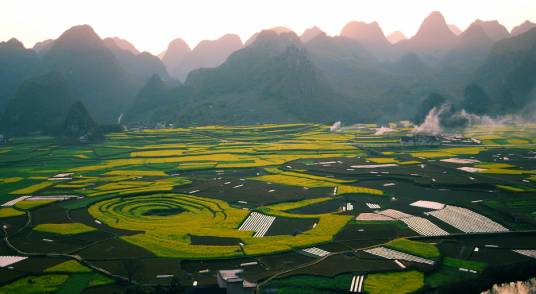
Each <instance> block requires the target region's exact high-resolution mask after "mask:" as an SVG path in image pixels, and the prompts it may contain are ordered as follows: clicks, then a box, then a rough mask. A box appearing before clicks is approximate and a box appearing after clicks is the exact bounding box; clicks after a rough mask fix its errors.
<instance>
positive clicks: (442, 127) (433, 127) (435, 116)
mask: <svg viewBox="0 0 536 294" xmlns="http://www.w3.org/2000/svg"><path fill="white" fill-rule="evenodd" d="M530 121H533V119H531V117H530V116H529V117H523V116H521V115H517V114H515V115H513V114H509V115H502V116H497V117H491V116H489V115H476V114H474V113H468V112H466V111H465V109H462V110H460V111H453V108H452V106H451V105H449V104H443V105H441V106H440V107H438V108H437V107H434V108H432V110H430V112H428V114H427V115H426V118H425V119H424V122H423V123H422V124H420V125H419V126H417V127H415V128H414V130H413V133H416V134H429V135H443V134H445V135H452V134H457V133H460V132H463V130H464V129H466V128H470V127H471V126H474V125H486V127H487V128H488V129H489V130H490V131H493V130H494V129H495V128H501V127H503V126H505V125H522V124H525V123H527V122H530Z"/></svg>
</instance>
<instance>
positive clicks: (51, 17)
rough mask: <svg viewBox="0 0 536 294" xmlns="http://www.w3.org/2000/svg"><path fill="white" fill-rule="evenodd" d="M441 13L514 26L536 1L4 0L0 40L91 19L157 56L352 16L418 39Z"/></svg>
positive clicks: (532, 16)
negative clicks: (179, 43)
mask: <svg viewBox="0 0 536 294" xmlns="http://www.w3.org/2000/svg"><path fill="white" fill-rule="evenodd" d="M434 10H438V11H441V12H442V13H443V15H444V16H445V18H446V20H447V22H448V23H449V24H456V25H457V26H458V27H460V28H461V29H462V30H463V29H465V28H466V27H467V26H468V25H469V24H470V23H471V22H472V21H474V20H475V19H477V18H480V19H482V20H492V19H497V20H499V22H501V23H502V24H503V25H504V26H506V27H507V29H509V30H510V29H511V28H512V27H514V26H516V25H518V24H520V23H522V22H523V21H525V20H527V19H529V20H531V21H533V22H536V0H508V1H506V0H189V1H184V0H175V1H173V0H151V1H149V0H92V1H87V0H48V1H43V0H1V1H0V11H2V17H0V40H1V41H4V40H8V39H10V38H11V37H16V38H17V39H19V40H21V41H22V42H23V43H24V44H25V45H26V46H27V47H32V46H33V45H34V43H35V42H38V41H42V40H44V39H50V38H57V37H58V36H59V35H60V34H61V33H62V32H63V31H65V30H66V29H68V28H69V27H71V26H74V25H78V24H89V25H91V26H92V27H93V28H94V29H95V31H96V32H97V33H98V34H99V35H100V36H101V37H111V36H118V37H121V38H125V39H127V40H129V41H130V42H132V43H133V44H134V45H135V46H136V47H137V48H138V49H139V50H140V51H144V50H145V51H149V52H151V53H153V54H158V53H160V52H161V51H163V50H165V48H166V47H167V44H168V43H169V42H170V41H171V40H172V39H175V38H177V37H180V38H182V39H184V40H185V41H186V42H187V43H188V44H189V45H190V46H191V47H194V46H195V45H196V44H197V43H198V42H199V41H201V40H203V39H217V38H219V37H221V36H222V35H224V34H226V33H235V34H238V35H239V36H240V37H241V38H242V41H244V42H245V41H246V40H247V39H248V38H249V37H250V36H251V35H252V34H253V33H255V32H257V31H259V30H261V29H264V28H270V27H274V26H285V27H288V28H290V29H292V30H294V31H296V32H297V33H298V34H301V33H302V32H303V31H304V30H305V29H306V28H308V27H312V26H314V25H316V26H318V27H320V28H321V29H322V30H324V31H325V32H327V33H328V34H329V35H337V34H339V32H340V30H341V29H342V27H343V26H344V25H345V24H346V23H347V22H349V21H352V20H359V21H366V22H371V21H377V22H378V23H379V24H380V26H381V27H382V28H383V30H384V33H385V34H386V35H387V34H389V33H391V32H393V31H396V30H400V31H402V32H403V33H404V34H405V35H406V36H408V37H411V36H412V35H413V34H414V33H415V32H416V31H417V29H418V28H419V25H420V23H421V22H422V20H423V19H424V17H426V16H427V15H428V14H429V13H430V12H432V11H434Z"/></svg>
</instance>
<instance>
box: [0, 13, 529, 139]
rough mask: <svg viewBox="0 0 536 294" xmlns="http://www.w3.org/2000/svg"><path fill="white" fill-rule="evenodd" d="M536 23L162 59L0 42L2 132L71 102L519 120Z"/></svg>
mask: <svg viewBox="0 0 536 294" xmlns="http://www.w3.org/2000/svg"><path fill="white" fill-rule="evenodd" d="M535 28H536V24H534V23H531V22H530V21H526V22H524V23H522V24H520V25H519V26H517V27H515V28H513V29H512V31H511V32H508V30H507V29H506V28H505V27H504V26H502V25H501V24H500V23H498V22H497V21H482V20H475V21H474V22H473V23H472V24H471V25H470V26H469V27H468V28H467V29H466V30H465V31H463V32H462V31H459V29H457V27H455V26H454V25H449V24H447V22H446V21H445V19H444V17H443V15H441V13H439V12H433V13H431V14H430V15H429V16H428V17H427V18H426V19H425V20H424V21H423V22H422V24H421V26H420V28H419V30H418V32H417V33H416V34H415V35H414V36H411V37H409V38H408V37H406V36H404V35H403V34H401V33H400V32H395V33H393V34H390V35H388V36H386V35H385V34H384V32H383V31H382V28H381V26H380V25H379V24H378V23H376V22H372V23H365V22H360V21H353V22H350V23H348V24H347V25H345V26H344V27H343V28H342V29H341V33H340V35H338V36H328V35H326V34H325V33H324V32H323V31H322V30H321V28H317V27H313V28H311V29H308V30H306V31H305V32H304V33H303V34H302V35H301V36H298V35H297V34H296V33H294V32H292V31H291V30H289V29H286V28H283V27H277V28H273V29H268V30H264V31H261V32H258V33H256V34H255V35H253V36H252V37H251V38H250V39H249V40H247V41H246V42H245V43H243V42H242V40H240V38H239V37H238V36H237V35H233V34H227V35H225V36H222V37H221V38H219V39H217V40H206V41H202V42H200V43H199V44H198V45H197V46H196V47H195V48H190V47H189V46H188V45H187V44H186V43H185V42H184V41H183V40H181V39H175V40H173V41H172V42H170V44H169V46H168V49H167V50H166V51H165V52H163V53H162V54H160V55H159V57H157V56H154V55H152V54H150V53H147V52H141V53H140V52H139V51H138V50H137V49H136V48H135V46H134V45H133V44H131V43H129V42H128V41H127V40H123V39H120V38H117V37H114V38H105V39H102V38H101V37H100V36H99V35H97V33H95V32H94V31H93V29H92V28H91V27H90V26H88V25H81V26H76V27H73V28H70V29H68V30H67V31H65V32H64V33H63V34H62V35H61V36H59V37H58V38H57V39H55V40H45V41H43V42H40V43H38V44H36V45H35V46H34V48H32V49H28V48H25V47H24V46H23V44H22V43H20V42H19V41H17V40H16V39H11V40H9V41H6V42H1V43H0V113H1V114H2V115H1V124H0V126H1V129H2V130H1V131H3V132H7V133H12V134H23V133H30V132H35V131H45V132H46V131H47V130H49V129H51V128H54V125H55V124H56V125H59V124H60V123H59V122H60V121H63V120H61V119H60V118H61V117H65V116H67V110H68V109H70V108H71V106H72V105H73V104H74V103H76V102H77V101H79V102H81V104H82V105H83V106H77V107H79V108H80V107H85V108H87V111H88V113H89V115H91V117H93V119H94V120H95V121H96V122H98V123H103V124H111V123H116V122H117V120H118V118H119V117H120V116H121V123H126V124H128V125H132V126H136V125H142V126H148V127H153V126H155V125H156V124H162V123H163V124H170V123H173V124H177V125H187V124H246V123H265V122H322V123H331V122H333V121H337V120H342V121H345V122H349V123H351V122H364V121H367V122H371V121H378V122H382V121H388V120H398V119H410V120H414V121H417V122H418V121H419V120H422V119H423V118H424V116H425V115H426V113H428V112H429V111H430V109H432V108H433V107H437V106H440V104H443V103H446V102H447V103H449V104H451V105H452V107H455V108H458V109H465V110H466V111H471V112H472V113H477V114H487V115H492V116H493V115H502V114H508V113H518V112H519V111H521V110H523V109H526V108H528V107H530V106H531V105H532V104H533V103H535V102H536V90H535V89H536V29H535ZM438 97H439V98H438ZM81 111H82V110H81ZM82 112H83V111H82ZM423 113H424V114H423ZM122 114H123V115H122Z"/></svg>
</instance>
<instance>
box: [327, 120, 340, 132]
mask: <svg viewBox="0 0 536 294" xmlns="http://www.w3.org/2000/svg"><path fill="white" fill-rule="evenodd" d="M340 128H341V121H338V122H335V123H334V124H333V125H331V127H329V131H330V132H336V131H338V130H339V129H340Z"/></svg>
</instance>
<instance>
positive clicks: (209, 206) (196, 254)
mask: <svg viewBox="0 0 536 294" xmlns="http://www.w3.org/2000/svg"><path fill="white" fill-rule="evenodd" d="M308 204H310V203H309V202H308V201H303V202H297V203H292V204H285V203H282V204H277V205H274V206H266V207H264V208H260V209H261V210H264V213H266V214H267V215H273V216H274V217H280V218H281V219H287V220H288V219H292V218H298V219H310V218H316V219H318V225H317V226H316V227H314V228H313V229H310V230H308V231H304V232H302V233H300V234H297V235H276V236H264V237H262V238H258V237H254V232H253V231H248V230H242V231H240V230H238V228H239V227H240V225H241V224H242V222H243V221H244V220H245V219H246V218H247V217H248V215H249V214H250V211H249V210H245V209H241V208H235V207H231V206H230V205H229V204H228V203H227V202H225V201H223V200H217V199H208V198H202V197H197V196H192V195H183V194H161V195H150V196H136V197H126V198H120V197H119V198H113V199H109V200H104V201H101V202H98V203H96V204H94V205H92V206H91V207H90V208H89V213H90V214H91V215H92V216H93V217H95V218H96V219H98V220H100V221H102V222H104V223H106V224H107V225H109V226H111V227H114V228H119V229H125V230H131V231H138V232H143V233H139V234H135V235H130V236H123V237H122V238H123V239H124V240H126V241H128V242H130V243H132V244H135V245H138V246H141V247H143V248H145V249H147V250H149V251H151V252H153V253H154V254H156V255H158V256H167V257H181V258H217V257H231V256H240V255H258V254H267V253H274V252H281V251H287V250H292V249H294V248H296V247H305V246H309V245H314V244H317V243H322V242H327V241H329V240H331V239H332V238H333V235H334V234H336V233H337V232H338V231H339V230H340V229H341V228H342V227H343V226H344V225H345V224H346V223H347V222H348V221H349V220H350V219H351V217H350V216H341V215H336V214H321V215H300V214H290V213H286V212H284V210H286V209H289V208H292V207H295V206H296V205H298V206H301V205H308ZM289 205H290V206H289ZM155 212H157V213H155ZM167 212H169V213H167ZM287 225H292V222H290V221H289V222H288V223H287ZM193 235H194V236H197V237H207V240H210V239H211V238H212V239H214V240H216V239H217V238H235V239H239V240H241V242H242V243H243V246H240V245H238V244H235V245H221V244H218V243H217V242H216V243H215V244H213V245H206V244H203V245H196V244H192V240H191V236H193Z"/></svg>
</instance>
